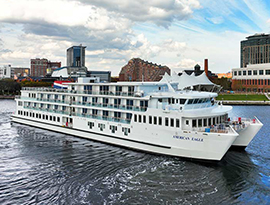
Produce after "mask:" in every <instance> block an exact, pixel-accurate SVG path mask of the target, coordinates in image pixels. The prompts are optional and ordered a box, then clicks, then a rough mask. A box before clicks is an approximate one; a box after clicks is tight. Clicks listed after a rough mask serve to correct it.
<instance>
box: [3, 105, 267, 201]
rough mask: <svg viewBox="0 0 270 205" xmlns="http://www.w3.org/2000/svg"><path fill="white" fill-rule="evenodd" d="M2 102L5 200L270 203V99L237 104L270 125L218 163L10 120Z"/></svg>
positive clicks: (9, 109) (10, 110) (12, 107)
mask: <svg viewBox="0 0 270 205" xmlns="http://www.w3.org/2000/svg"><path fill="white" fill-rule="evenodd" d="M14 111H15V102H14V101H12V100H1V101H0V204H12V205H13V204H270V148H269V144H270V138H269V132H270V126H269V124H270V122H269V121H270V118H269V117H268V113H270V106H268V107H260V106H236V107H234V115H235V116H240V115H241V116H247V117H253V115H256V116H258V117H259V119H260V120H261V121H262V122H263V123H264V127H263V128H262V129H261V131H260V132H259V133H258V134H257V136H256V138H255V139H254V140H253V141H252V142H251V144H250V145H249V146H248V147H247V149H246V151H242V152H239V151H233V150H230V151H229V152H228V153H227V154H226V156H225V157H224V158H223V160H222V161H221V162H219V163H217V164H209V163H198V162H192V161H186V160H183V159H180V158H176V157H166V156H158V155H152V154H147V153H143V152H137V151H132V150H128V149H124V148H119V147H115V146H110V145H107V144H102V143H97V142H92V141H90V140H85V139H80V138H76V137H73V136H69V135H64V134H58V133H54V132H50V131H46V130H42V129H37V128H33V127H29V126H24V125H19V124H13V125H11V123H10V115H11V114H12V113H13V112H14Z"/></svg>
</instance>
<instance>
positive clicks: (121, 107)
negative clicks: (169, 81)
mask: <svg viewBox="0 0 270 205" xmlns="http://www.w3.org/2000/svg"><path fill="white" fill-rule="evenodd" d="M20 99H22V100H28V101H39V102H52V103H61V104H67V105H85V106H87V107H103V108H111V109H119V110H130V111H139V112H145V111H147V107H140V106H128V105H118V104H104V103H92V102H81V101H67V100H60V99H48V98H28V97H21V98H20Z"/></svg>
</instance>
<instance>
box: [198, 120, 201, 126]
mask: <svg viewBox="0 0 270 205" xmlns="http://www.w3.org/2000/svg"><path fill="white" fill-rule="evenodd" d="M198 127H202V119H199V120H198Z"/></svg>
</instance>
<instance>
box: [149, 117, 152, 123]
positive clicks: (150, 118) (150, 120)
mask: <svg viewBox="0 0 270 205" xmlns="http://www.w3.org/2000/svg"><path fill="white" fill-rule="evenodd" d="M149 124H152V116H149Z"/></svg>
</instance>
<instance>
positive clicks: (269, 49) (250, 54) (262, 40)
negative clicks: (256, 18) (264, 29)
mask: <svg viewBox="0 0 270 205" xmlns="http://www.w3.org/2000/svg"><path fill="white" fill-rule="evenodd" d="M262 63H270V34H264V33H262V34H255V35H253V36H248V37H246V40H243V41H241V62H240V67H241V68H243V67H247V65H250V64H262Z"/></svg>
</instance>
